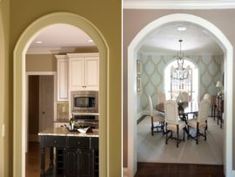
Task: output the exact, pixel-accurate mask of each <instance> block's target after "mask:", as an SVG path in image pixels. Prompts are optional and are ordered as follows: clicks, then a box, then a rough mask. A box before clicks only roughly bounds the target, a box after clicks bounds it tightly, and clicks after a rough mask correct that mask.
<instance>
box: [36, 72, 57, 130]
mask: <svg viewBox="0 0 235 177" xmlns="http://www.w3.org/2000/svg"><path fill="white" fill-rule="evenodd" d="M53 120H54V76H39V131H42V130H45V129H47V128H49V127H53Z"/></svg>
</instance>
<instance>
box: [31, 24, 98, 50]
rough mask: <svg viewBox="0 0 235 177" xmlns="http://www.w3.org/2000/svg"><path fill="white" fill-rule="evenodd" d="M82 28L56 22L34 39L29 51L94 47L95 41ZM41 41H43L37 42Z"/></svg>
mask: <svg viewBox="0 0 235 177" xmlns="http://www.w3.org/2000/svg"><path fill="white" fill-rule="evenodd" d="M90 40H91V38H90V37H89V36H88V35H87V34H86V33H85V32H84V31H82V30H81V29H79V28H77V27H75V26H72V25H68V24H54V25H51V26H48V27H46V28H45V29H43V30H42V31H40V33H39V34H38V35H37V36H36V38H35V39H34V40H33V41H32V43H31V45H30V47H29V49H28V53H30V52H33V51H38V52H39V53H40V52H44V51H53V50H56V51H58V50H60V49H61V50H62V49H65V48H67V49H68V48H70V49H71V48H77V47H91V46H92V47H93V46H95V44H94V42H90ZM38 41H41V42H42V43H37V42H38Z"/></svg>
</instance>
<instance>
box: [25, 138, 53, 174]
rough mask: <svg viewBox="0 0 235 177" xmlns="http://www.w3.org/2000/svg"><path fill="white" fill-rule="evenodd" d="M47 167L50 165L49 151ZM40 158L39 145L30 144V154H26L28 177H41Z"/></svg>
mask: <svg viewBox="0 0 235 177" xmlns="http://www.w3.org/2000/svg"><path fill="white" fill-rule="evenodd" d="M46 153H47V156H46V167H47V166H48V164H49V159H48V157H49V155H48V154H49V151H48V150H47V151H46ZM39 163H40V158H39V143H36V142H30V143H29V146H28V152H27V154H26V177H39V176H40V165H39Z"/></svg>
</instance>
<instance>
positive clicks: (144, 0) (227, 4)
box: [123, 0, 235, 9]
mask: <svg viewBox="0 0 235 177" xmlns="http://www.w3.org/2000/svg"><path fill="white" fill-rule="evenodd" d="M123 8H124V9H235V1H232V0H226V1H211V0H205V1H195V0H193V1H190V0H189V1H187V2H185V1H184V0H179V1H176V0H171V1H167V0H166V1H159V0H158V1H154V0H124V2H123Z"/></svg>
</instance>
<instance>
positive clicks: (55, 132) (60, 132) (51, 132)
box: [38, 127, 99, 137]
mask: <svg viewBox="0 0 235 177" xmlns="http://www.w3.org/2000/svg"><path fill="white" fill-rule="evenodd" d="M38 135H39V136H77V137H99V131H98V130H97V129H94V130H93V132H92V133H79V132H70V131H68V130H67V129H66V128H64V127H59V128H49V129H46V130H43V131H41V132H39V133H38Z"/></svg>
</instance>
